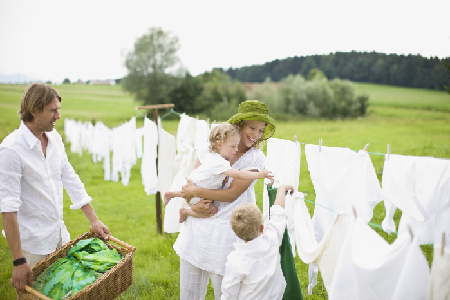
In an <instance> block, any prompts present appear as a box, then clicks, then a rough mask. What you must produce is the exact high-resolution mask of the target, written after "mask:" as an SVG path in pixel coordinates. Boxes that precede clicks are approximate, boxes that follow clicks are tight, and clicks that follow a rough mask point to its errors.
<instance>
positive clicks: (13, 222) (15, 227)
mask: <svg viewBox="0 0 450 300" xmlns="http://www.w3.org/2000/svg"><path fill="white" fill-rule="evenodd" d="M2 223H3V229H4V230H5V236H6V241H7V242H8V246H9V250H10V251H11V255H12V258H13V260H16V259H19V258H22V257H23V252H22V245H21V243H20V231H19V223H17V212H4V213H2Z"/></svg>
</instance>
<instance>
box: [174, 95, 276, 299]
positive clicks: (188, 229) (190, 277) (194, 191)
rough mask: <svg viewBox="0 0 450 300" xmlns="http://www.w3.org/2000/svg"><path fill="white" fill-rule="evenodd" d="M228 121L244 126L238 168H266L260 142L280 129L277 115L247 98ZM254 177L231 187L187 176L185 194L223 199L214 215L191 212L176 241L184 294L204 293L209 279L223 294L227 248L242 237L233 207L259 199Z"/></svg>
mask: <svg viewBox="0 0 450 300" xmlns="http://www.w3.org/2000/svg"><path fill="white" fill-rule="evenodd" d="M228 122H229V123H231V124H236V125H238V126H239V127H240V133H241V139H240V142H239V145H238V151H237V152H236V154H235V155H234V156H233V157H232V159H230V164H231V166H232V168H233V169H237V170H242V169H247V170H261V169H263V168H264V165H265V156H264V153H263V152H262V151H261V150H260V149H258V147H259V146H260V145H261V142H263V141H264V140H266V139H268V138H269V137H271V136H272V135H273V134H274V132H275V121H274V120H273V119H272V118H271V117H270V116H269V115H268V109H267V107H266V106H265V105H264V103H262V102H259V101H257V100H247V101H245V102H243V103H241V104H240V105H239V109H238V113H237V114H235V115H234V116H232V117H231V118H230V119H229V120H228ZM254 185H255V180H245V179H234V180H233V179H232V178H230V179H229V181H228V182H227V184H226V189H222V190H209V189H202V188H199V187H196V186H195V185H194V184H193V183H192V182H188V184H187V185H186V186H184V187H183V193H184V197H186V198H192V197H200V198H205V199H213V200H216V201H220V202H219V205H218V210H219V212H218V213H217V214H216V215H214V216H212V217H211V218H207V219H201V218H188V219H187V220H186V222H184V226H183V227H182V229H181V232H180V234H179V235H178V238H177V241H176V242H175V244H174V246H173V247H174V249H175V251H176V253H177V254H178V255H179V256H180V299H182V300H187V299H189V300H197V299H204V298H205V295H206V289H207V286H208V282H209V279H211V283H212V285H213V288H214V295H215V299H220V296H221V290H220V288H221V284H222V277H223V275H224V273H225V263H226V259H227V256H228V254H229V253H230V252H231V251H232V250H233V249H234V246H233V243H234V242H237V241H238V238H237V237H236V235H235V234H234V232H233V230H232V229H231V225H230V215H231V212H232V211H233V210H234V209H235V208H236V207H237V206H239V205H240V204H242V203H246V202H250V203H255V202H256V199H255V191H254ZM211 206H212V204H211V203H210V201H208V200H203V201H200V202H199V203H198V204H197V205H195V206H192V209H193V210H194V211H197V212H209V209H210V207H211Z"/></svg>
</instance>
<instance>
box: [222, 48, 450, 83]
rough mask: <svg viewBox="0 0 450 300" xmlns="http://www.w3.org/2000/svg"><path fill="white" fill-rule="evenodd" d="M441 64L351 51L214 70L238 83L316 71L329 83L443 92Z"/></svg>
mask: <svg viewBox="0 0 450 300" xmlns="http://www.w3.org/2000/svg"><path fill="white" fill-rule="evenodd" d="M444 61H446V62H447V63H450V57H447V58H445V59H440V58H438V57H430V58H427V57H422V56H421V55H411V54H410V55H398V54H385V53H377V52H356V51H352V52H336V53H330V54H326V55H311V56H300V57H298V56H295V57H288V58H285V59H276V60H274V61H271V62H267V63H265V64H262V65H253V66H246V67H241V68H229V69H228V70H224V69H222V68H218V69H219V70H221V71H222V72H225V73H226V74H228V75H229V76H230V77H231V78H233V79H237V80H239V81H241V82H263V81H264V80H265V79H266V78H268V77H270V79H271V80H272V81H274V82H279V81H280V80H282V79H283V78H286V77H287V76H288V75H291V74H292V75H297V74H301V75H302V76H304V77H307V76H308V73H309V71H310V70H311V69H313V68H318V69H320V70H322V71H323V72H324V74H325V75H326V76H327V78H329V79H333V78H336V77H337V78H341V79H348V80H351V81H356V82H370V83H381V84H389V85H397V86H404V87H415V88H426V89H438V90H443V89H444V86H445V85H447V86H450V74H449V73H448V72H447V70H446V68H445V66H444Z"/></svg>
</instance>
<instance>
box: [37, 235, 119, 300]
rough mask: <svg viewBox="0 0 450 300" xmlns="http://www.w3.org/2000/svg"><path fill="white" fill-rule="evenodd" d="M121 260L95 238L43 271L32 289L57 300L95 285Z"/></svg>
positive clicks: (82, 241) (113, 251) (79, 245)
mask: <svg viewBox="0 0 450 300" xmlns="http://www.w3.org/2000/svg"><path fill="white" fill-rule="evenodd" d="M121 259H122V256H121V255H120V254H119V252H117V250H116V249H112V250H110V249H109V248H108V246H106V244H105V243H104V242H103V241H101V240H100V239H98V238H91V239H86V240H81V241H79V242H78V243H77V244H75V246H73V247H72V248H71V249H70V250H69V252H68V253H67V256H66V257H63V258H60V259H58V260H57V261H56V262H55V263H54V264H52V265H51V266H49V267H48V268H47V269H45V270H44V272H42V274H41V275H40V276H39V277H38V278H37V279H36V281H35V283H34V284H33V288H34V289H36V290H37V291H39V292H41V293H43V294H44V295H46V296H48V297H50V298H52V299H55V300H60V299H62V298H63V297H64V296H66V295H67V294H69V293H70V294H71V295H73V294H75V293H77V292H79V291H81V290H82V289H84V288H85V287H86V286H87V285H90V284H92V283H94V282H95V280H97V279H98V278H100V277H101V276H102V275H103V274H104V273H106V272H108V271H109V270H110V269H111V268H112V267H114V266H115V265H117V264H118V263H119V262H120V260H121Z"/></svg>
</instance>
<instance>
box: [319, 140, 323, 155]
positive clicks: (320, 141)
mask: <svg viewBox="0 0 450 300" xmlns="http://www.w3.org/2000/svg"><path fill="white" fill-rule="evenodd" d="M321 151H322V139H319V153H320V152H321Z"/></svg>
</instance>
